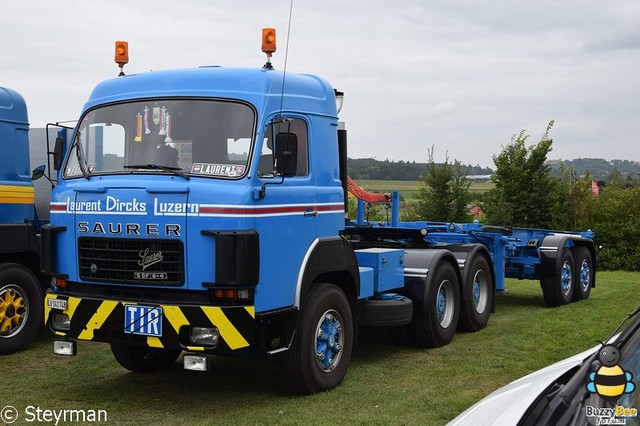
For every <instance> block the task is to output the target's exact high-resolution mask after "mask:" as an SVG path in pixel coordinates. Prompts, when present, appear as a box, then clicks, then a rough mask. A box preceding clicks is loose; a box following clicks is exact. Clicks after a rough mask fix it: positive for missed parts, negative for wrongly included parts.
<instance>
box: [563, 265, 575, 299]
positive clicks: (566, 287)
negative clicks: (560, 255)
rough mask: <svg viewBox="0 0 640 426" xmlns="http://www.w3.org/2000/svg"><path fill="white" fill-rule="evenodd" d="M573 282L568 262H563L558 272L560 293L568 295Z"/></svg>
mask: <svg viewBox="0 0 640 426" xmlns="http://www.w3.org/2000/svg"><path fill="white" fill-rule="evenodd" d="M572 282H573V271H572V270H571V264H570V263H569V261H565V262H564V263H563V264H562V269H561V271H560V288H561V289H562V293H563V294H565V295H568V294H569V293H570V292H571V285H572Z"/></svg>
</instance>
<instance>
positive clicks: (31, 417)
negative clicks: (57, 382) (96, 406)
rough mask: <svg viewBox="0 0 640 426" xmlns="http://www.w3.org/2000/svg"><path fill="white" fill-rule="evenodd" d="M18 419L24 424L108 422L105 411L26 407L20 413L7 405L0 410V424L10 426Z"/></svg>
mask: <svg viewBox="0 0 640 426" xmlns="http://www.w3.org/2000/svg"><path fill="white" fill-rule="evenodd" d="M18 419H20V420H21V421H22V422H26V423H49V424H53V425H56V426H57V425H58V424H59V423H61V422H63V423H106V422H107V421H108V415H107V410H93V409H89V410H85V409H59V410H55V409H48V408H41V407H40V406H36V405H27V406H26V407H25V409H24V410H23V411H22V412H20V411H18V409H17V408H15V407H14V406H12V405H7V406H6V407H4V408H3V409H2V410H0V422H4V423H5V424H11V423H13V422H15V421H16V420H18Z"/></svg>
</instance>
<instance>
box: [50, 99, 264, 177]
mask: <svg viewBox="0 0 640 426" xmlns="http://www.w3.org/2000/svg"><path fill="white" fill-rule="evenodd" d="M254 129H255V114H254V110H253V109H252V108H251V107H250V106H249V105H247V104H244V103H239V102H230V101H221V100H199V99H198V100H196V99H151V100H142V101H136V102H128V103H118V104H111V105H108V106H103V107H99V108H96V109H92V110H90V111H89V112H88V113H87V114H86V115H85V116H84V117H83V118H82V120H81V121H80V123H79V125H78V127H77V131H76V133H75V139H74V141H73V144H72V149H71V150H70V153H69V156H68V158H67V162H66V165H65V167H64V173H63V176H64V177H65V178H76V177H82V176H85V177H87V176H89V175H94V174H105V173H109V174H113V173H132V172H140V171H142V172H144V173H165V172H166V171H174V173H179V174H182V173H185V174H190V175H195V176H207V177H217V178H240V177H242V176H243V175H244V174H245V173H246V171H247V169H248V161H249V156H250V154H251V151H252V141H253V139H254V134H253V132H254Z"/></svg>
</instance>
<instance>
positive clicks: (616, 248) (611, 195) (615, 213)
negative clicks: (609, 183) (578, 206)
mask: <svg viewBox="0 0 640 426" xmlns="http://www.w3.org/2000/svg"><path fill="white" fill-rule="evenodd" d="M591 223H592V225H593V228H592V229H593V230H594V231H595V233H596V244H598V245H602V246H603V249H602V250H601V251H600V263H599V268H601V269H608V270H624V271H640V186H636V187H633V188H627V189H618V188H615V187H607V188H606V189H605V190H603V191H602V192H601V193H600V195H599V196H598V198H597V200H596V202H595V208H594V209H593V211H592V212H591Z"/></svg>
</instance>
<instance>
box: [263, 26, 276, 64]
mask: <svg viewBox="0 0 640 426" xmlns="http://www.w3.org/2000/svg"><path fill="white" fill-rule="evenodd" d="M262 51H263V52H264V53H266V54H267V57H269V58H270V57H271V55H272V54H273V52H275V51H276V29H275V28H263V29H262Z"/></svg>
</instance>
